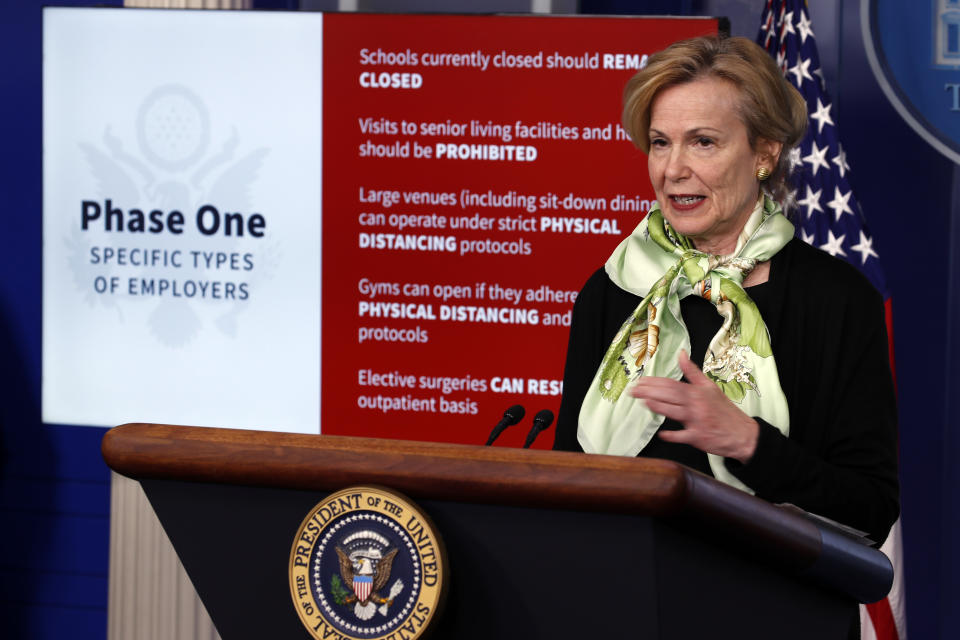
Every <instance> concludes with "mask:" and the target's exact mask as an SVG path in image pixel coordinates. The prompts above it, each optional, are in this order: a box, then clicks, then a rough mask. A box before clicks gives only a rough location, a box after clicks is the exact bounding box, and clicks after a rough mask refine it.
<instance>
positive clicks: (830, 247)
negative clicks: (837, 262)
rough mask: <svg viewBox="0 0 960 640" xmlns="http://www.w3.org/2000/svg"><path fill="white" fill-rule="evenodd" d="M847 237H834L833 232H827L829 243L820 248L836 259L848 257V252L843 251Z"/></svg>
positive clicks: (844, 235)
mask: <svg viewBox="0 0 960 640" xmlns="http://www.w3.org/2000/svg"><path fill="white" fill-rule="evenodd" d="M846 237H847V235H846V234H843V235H841V236H840V237H839V238H837V237H835V236H834V235H833V231H829V230H828V231H827V241H826V243H824V244H822V245H820V248H821V249H823V250H824V251H826V252H827V253H829V254H830V255H832V256H834V257H836V256H838V255H841V256H846V255H847V254H846V252H845V251H844V250H843V240H844V238H846Z"/></svg>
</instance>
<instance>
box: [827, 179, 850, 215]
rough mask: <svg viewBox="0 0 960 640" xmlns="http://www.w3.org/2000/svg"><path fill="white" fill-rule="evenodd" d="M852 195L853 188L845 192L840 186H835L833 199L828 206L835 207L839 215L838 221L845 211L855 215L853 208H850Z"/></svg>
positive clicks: (834, 209) (834, 210) (835, 211)
mask: <svg viewBox="0 0 960 640" xmlns="http://www.w3.org/2000/svg"><path fill="white" fill-rule="evenodd" d="M852 195H853V191H852V190H851V191H847V192H846V193H845V194H844V193H840V187H834V188H833V200H831V201H830V202H828V203H827V206H828V207H830V208H831V209H833V212H834V213H835V214H836V215H837V221H839V220H840V218H841V216H843V214H845V213H849V214H850V215H853V209H851V208H850V196H852Z"/></svg>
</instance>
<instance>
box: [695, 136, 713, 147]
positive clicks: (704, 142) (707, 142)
mask: <svg viewBox="0 0 960 640" xmlns="http://www.w3.org/2000/svg"><path fill="white" fill-rule="evenodd" d="M697 144H698V145H699V146H701V147H712V146H713V138H697Z"/></svg>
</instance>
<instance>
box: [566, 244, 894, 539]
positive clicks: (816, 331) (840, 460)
mask: <svg viewBox="0 0 960 640" xmlns="http://www.w3.org/2000/svg"><path fill="white" fill-rule="evenodd" d="M749 293H750V294H751V297H753V299H754V302H756V304H757V307H758V308H759V309H760V313H761V314H762V315H763V319H764V321H765V322H766V324H767V327H768V329H769V330H770V338H771V343H772V346H773V352H774V357H775V358H776V361H777V370H778V373H779V375H780V386H781V388H782V389H783V392H784V395H785V396H786V398H787V403H788V405H789V409H790V436H789V438H787V437H784V436H783V435H782V434H781V433H780V432H779V431H778V430H777V429H776V428H774V427H773V426H771V425H769V424H767V423H765V422H764V421H762V420H758V422H759V423H760V437H759V440H758V442H757V449H756V452H755V453H754V455H753V457H752V458H751V459H750V461H749V462H748V463H746V464H740V463H739V462H737V461H735V460H731V459H727V461H726V465H727V468H728V469H729V470H730V471H731V472H732V473H733V474H734V475H735V476H736V477H738V478H739V479H740V480H741V481H743V482H744V484H746V485H747V486H749V487H750V488H751V489H753V490H754V491H755V492H756V495H757V496H759V497H761V498H764V499H766V500H769V501H771V502H775V503H777V502H789V503H793V504H795V505H797V506H799V507H802V508H804V509H806V510H808V511H811V512H813V513H817V514H820V515H823V516H826V517H828V518H832V519H834V520H837V521H839V522H842V523H844V524H848V525H850V526H853V527H856V528H857V529H862V530H864V531H867V532H868V533H869V535H870V537H871V539H873V540H875V541H877V543H878V544H879V543H880V542H882V541H883V540H884V539H885V538H886V536H887V533H888V532H889V530H890V527H891V525H892V524H893V522H894V521H895V520H896V518H897V515H898V514H899V510H900V505H899V483H898V478H897V417H896V400H895V395H894V389H893V382H892V378H891V375H890V365H889V359H888V352H887V332H886V325H885V322H884V308H883V300H882V298H881V296H880V295H879V294H878V293H877V291H876V290H875V289H874V288H873V287H872V285H871V284H870V283H869V282H868V281H867V280H866V279H865V278H864V277H863V276H862V275H861V274H860V273H859V272H858V271H857V270H856V269H855V268H853V267H852V266H851V265H849V264H847V263H845V262H843V261H841V260H838V259H836V258H833V257H831V256H830V255H828V254H826V253H824V252H823V251H820V250H819V249H815V248H813V247H810V246H809V245H807V244H805V243H803V242H801V241H800V240H797V239H794V240H792V241H790V243H788V244H787V246H786V247H784V248H783V249H782V250H781V251H780V252H779V253H778V254H777V255H776V256H774V258H773V259H772V261H771V264H770V277H769V280H768V281H767V283H765V284H762V285H759V286H757V287H751V288H750V291H749ZM639 302H640V299H639V298H637V297H636V296H634V295H632V294H630V293H627V292H626V291H623V290H622V289H620V288H619V287H617V286H616V285H614V284H613V283H612V282H611V281H610V279H609V277H608V276H607V275H606V273H605V272H604V270H603V269H602V268H601V269H600V270H598V271H597V272H596V273H594V274H593V276H592V277H591V278H590V279H589V280H588V281H587V284H586V285H585V286H584V288H583V290H582V291H581V292H580V295H579V296H578V297H577V301H576V303H575V304H574V308H573V320H572V324H571V327H570V341H569V345H568V348H567V361H566V369H565V371H564V380H563V398H562V400H561V403H560V413H559V416H558V418H557V431H556V436H555V441H554V445H553V446H554V449H563V450H570V451H582V448H581V447H580V444H579V443H578V442H577V422H578V416H579V413H580V405H581V404H582V402H583V398H584V395H585V394H586V391H587V388H588V387H589V385H590V382H591V381H592V379H593V376H594V374H595V373H596V370H597V367H598V366H599V364H600V361H601V360H602V359H603V355H604V353H606V350H607V348H608V347H609V346H610V342H611V341H612V340H613V336H614V334H616V332H617V331H618V330H619V328H620V326H621V325H622V323H623V321H624V320H625V319H626V318H627V316H628V315H629V314H630V313H631V312H632V311H633V310H634V309H635V308H636V306H637V305H638V304H639ZM828 308H831V309H832V310H833V318H832V321H828V316H827V313H826V310H827V309H828ZM681 312H682V314H683V316H684V320H685V322H686V323H687V325H688V329H689V330H690V334H691V351H692V352H693V353H692V354H691V357H692V358H693V359H694V360H695V361H697V363H698V364H702V358H703V354H704V352H705V351H706V347H707V345H708V344H709V341H710V339H711V338H712V336H713V334H714V332H715V331H716V330H717V329H718V328H719V326H720V317H719V316H718V315H717V314H716V312H715V311H714V310H713V307H712V305H710V304H709V303H707V302H706V301H704V300H701V299H699V298H697V297H696V296H688V297H687V298H685V299H683V300H682V301H681ZM661 428H667V429H669V428H680V425H678V424H676V423H674V422H672V421H669V420H668V421H666V422H665V423H664V425H663V427H661ZM640 455H642V456H651V457H660V458H667V459H671V460H676V461H678V462H681V463H683V464H686V465H688V466H690V467H692V468H695V469H698V470H699V471H703V472H704V473H707V474H710V470H709V465H708V464H707V459H706V454H704V453H703V452H701V451H698V450H696V449H694V448H693V447H691V446H689V445H681V444H674V443H667V442H665V441H663V440H660V439H659V438H654V439H653V441H651V443H650V444H649V445H648V446H647V447H646V448H645V449H644V451H643V452H641V454H640Z"/></svg>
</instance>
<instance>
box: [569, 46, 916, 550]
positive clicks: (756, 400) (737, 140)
mask: <svg viewBox="0 0 960 640" xmlns="http://www.w3.org/2000/svg"><path fill="white" fill-rule="evenodd" d="M806 120H807V115H806V107H805V104H804V101H803V98H802V97H801V96H800V95H799V93H797V91H796V90H795V89H793V88H792V87H791V86H790V85H789V84H788V83H787V82H786V81H785V80H784V78H783V76H782V75H781V73H780V71H779V69H778V68H777V67H776V65H775V64H774V62H773V61H772V60H771V58H770V57H769V56H768V55H767V54H766V53H765V52H764V51H763V50H762V49H761V48H760V47H758V46H756V45H755V44H753V43H752V42H750V41H749V40H745V39H743V38H726V39H717V38H712V37H708V38H696V39H693V40H687V41H684V42H679V43H676V44H674V45H672V46H671V47H669V48H668V49H666V50H664V51H662V52H660V53H658V54H656V55H654V56H652V57H651V58H650V59H649V63H648V64H647V66H646V67H645V68H644V69H643V70H641V71H640V72H639V73H637V75H636V76H635V77H634V78H633V79H632V80H631V81H630V82H629V83H628V85H627V87H626V90H625V93H624V112H623V122H624V127H625V128H626V130H627V132H628V133H629V134H630V137H631V139H632V140H633V141H634V143H635V144H636V146H637V147H639V148H640V149H642V150H643V151H644V152H646V153H647V155H648V167H649V172H650V180H651V182H652V184H653V188H654V190H655V192H656V196H657V203H658V205H657V206H655V207H654V208H653V209H652V210H651V211H650V212H649V214H648V215H647V217H646V218H645V219H644V220H643V221H642V222H641V223H640V225H639V226H638V227H637V229H636V230H635V231H634V232H633V234H631V235H630V236H629V237H628V238H626V239H625V240H624V241H623V242H622V243H621V244H620V245H619V246H618V247H617V249H616V250H615V251H614V253H613V255H612V256H611V257H610V258H609V260H608V261H607V263H606V264H605V265H604V267H603V268H601V269H600V270H598V271H597V272H596V273H595V274H594V275H593V276H592V277H591V278H590V279H589V280H588V281H587V283H586V285H585V286H584V289H583V291H582V292H581V293H580V296H579V297H578V298H577V301H576V304H575V306H574V311H573V323H572V326H571V330H570V342H569V346H568V352H567V362H566V371H565V375H564V395H563V400H562V402H561V407H560V415H559V418H558V424H557V432H556V440H555V442H554V448H555V449H566V450H584V451H586V452H588V453H607V454H616V455H631V456H633V455H641V456H650V457H658V458H666V459H671V460H675V461H678V462H681V463H683V464H685V465H687V466H689V467H692V468H694V469H697V470H700V471H702V472H704V473H707V474H712V475H714V476H715V477H717V478H718V479H720V480H721V481H723V482H726V483H728V484H731V485H733V486H736V487H739V488H741V489H743V490H745V491H749V492H752V493H755V494H756V495H758V496H760V497H762V498H764V499H766V500H769V501H771V502H775V503H777V502H788V503H793V504H796V505H798V506H800V507H802V508H804V509H807V510H808V511H811V512H814V513H817V514H820V515H823V516H826V517H829V518H832V519H834V520H837V521H839V522H842V523H844V524H847V525H850V526H853V527H856V528H858V529H861V530H864V531H866V532H868V534H869V536H870V538H871V539H873V540H874V541H876V542H877V543H878V544H879V543H880V542H882V541H883V540H884V539H885V538H886V536H887V533H888V531H889V528H890V526H891V525H892V523H893V522H894V520H895V519H896V517H897V515H898V512H899V502H898V481H897V459H896V407H895V401H894V392H893V385H892V381H891V376H890V369H889V364H888V355H887V336H886V329H885V325H884V310H883V302H882V300H881V298H880V296H879V294H878V293H877V292H876V291H875V290H874V289H873V287H872V286H871V285H870V284H869V283H868V282H867V281H866V280H865V279H864V278H863V277H862V276H861V275H860V274H859V273H858V272H857V271H856V270H855V269H854V268H853V267H851V266H849V265H847V264H846V263H844V262H842V261H840V260H837V259H835V258H833V257H831V256H829V255H828V254H826V253H824V252H822V251H820V250H818V249H815V248H812V247H810V246H809V245H806V244H805V243H803V242H801V241H799V240H797V239H795V238H794V228H793V225H792V224H791V223H790V222H789V221H788V220H787V219H786V218H785V217H784V215H783V214H782V212H781V209H780V206H779V204H777V201H776V198H778V197H782V196H783V194H784V193H785V192H786V187H785V178H786V173H787V170H788V161H787V155H788V153H789V151H790V149H791V147H793V146H794V145H796V144H797V143H798V142H799V141H800V139H801V138H802V137H803V134H804V131H805V128H806ZM624 319H626V322H625V321H624ZM688 354H689V356H688Z"/></svg>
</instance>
